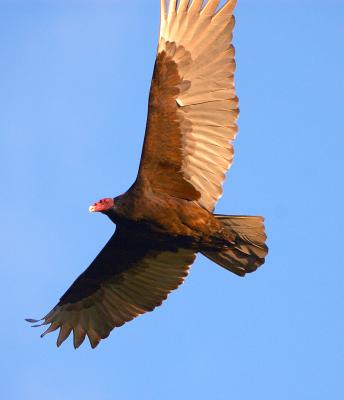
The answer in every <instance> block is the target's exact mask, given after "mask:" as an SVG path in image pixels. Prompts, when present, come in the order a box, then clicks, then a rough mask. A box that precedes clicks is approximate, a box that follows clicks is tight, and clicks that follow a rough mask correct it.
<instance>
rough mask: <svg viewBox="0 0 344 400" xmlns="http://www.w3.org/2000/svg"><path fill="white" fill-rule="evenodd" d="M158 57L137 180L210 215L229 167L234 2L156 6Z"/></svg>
mask: <svg viewBox="0 0 344 400" xmlns="http://www.w3.org/2000/svg"><path fill="white" fill-rule="evenodd" d="M161 4H162V8H161V27H160V39H159V46H158V54H157V59H156V63H155V68H154V73H153V79H152V86H151V91H150V97H149V110H148V119H147V129H146V136H145V143H144V147H143V151H142V157H141V164H140V170H139V174H138V180H141V181H144V182H148V184H149V185H150V187H151V189H152V190H153V191H155V192H157V193H158V192H164V193H167V194H169V195H171V196H174V197H179V198H183V199H186V200H192V201H196V202H198V203H199V205H200V206H202V207H203V208H205V209H207V210H209V211H212V210H213V209H214V207H215V204H216V202H217V200H218V199H219V197H220V196H221V193H222V184H223V180H224V179H225V173H226V172H227V170H228V169H229V168H230V166H231V165H232V162H233V146H232V141H233V140H234V139H235V136H236V133H237V131H238V128H237V123H236V121H237V118H238V114H239V109H238V98H237V96H236V94H235V87H234V72H235V60H234V57H235V50H234V47H233V45H232V33H233V29H234V25H235V20H234V17H233V15H232V13H233V9H234V7H235V4H236V1H235V0H227V1H226V2H225V4H224V5H223V6H222V7H221V8H219V4H220V1H219V0H208V1H205V2H204V5H203V7H202V4H203V2H202V1H201V0H193V1H185V0H182V1H180V2H179V6H178V7H177V1H175V0H173V1H172V0H171V1H170V2H169V7H168V12H167V13H166V9H167V8H166V1H163V0H162V3H161Z"/></svg>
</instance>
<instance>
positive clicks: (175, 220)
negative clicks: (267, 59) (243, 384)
mask: <svg viewBox="0 0 344 400" xmlns="http://www.w3.org/2000/svg"><path fill="white" fill-rule="evenodd" d="M203 3H205V4H203ZM219 3H220V1H219V0H208V1H205V2H203V1H202V0H192V1H191V0H190V1H189V0H180V1H179V2H177V1H176V0H170V1H169V4H168V7H167V4H166V0H161V22H160V36H159V44H158V51H157V56H156V61H155V67H154V72H153V78H152V84H151V89H150V94H149V105H148V118H147V127H146V134H145V140H144V145H143V150H142V156H141V163H140V168H139V172H138V175H137V178H136V180H135V182H134V184H133V185H132V186H131V188H130V189H129V190H128V191H127V192H126V193H125V194H123V195H121V196H118V197H115V198H113V199H112V198H111V199H110V198H107V199H103V200H100V201H99V202H98V203H96V204H94V205H93V206H91V207H90V211H92V212H96V211H98V212H102V213H103V214H105V215H107V216H108V217H109V218H110V219H111V220H112V221H113V222H114V223H115V224H116V226H117V228H116V231H115V233H114V235H113V236H112V237H111V239H110V240H109V242H108V243H107V244H106V246H105V247H104V248H103V250H102V251H101V252H100V253H99V254H98V256H97V257H96V258H95V260H94V261H93V262H92V264H91V265H90V266H89V267H88V268H87V269H86V271H84V272H83V273H82V274H81V275H80V276H79V277H78V278H77V279H76V281H75V282H74V283H73V284H72V286H71V287H70V288H69V289H68V290H67V292H66V293H65V294H64V295H63V296H62V297H61V299H60V301H59V303H58V304H57V305H56V306H55V307H54V308H53V309H52V310H51V311H50V312H49V313H48V314H47V315H46V316H45V317H44V318H43V319H42V323H41V324H39V325H48V329H47V330H46V331H45V332H44V333H43V335H42V336H44V335H45V334H47V333H50V332H52V331H55V330H57V329H59V335H58V338H57V345H58V346H60V345H61V343H62V342H63V341H64V340H66V339H67V338H68V336H69V335H70V333H73V339H74V346H75V347H76V348H77V347H79V346H80V345H81V344H82V342H83V341H84V339H85V337H86V336H87V337H88V339H89V341H90V344H91V346H92V347H93V348H94V347H95V346H97V344H98V343H99V341H100V340H101V339H104V338H106V337H107V336H108V335H109V334H110V332H111V331H112V329H113V328H115V327H119V326H121V325H123V324H124V323H125V322H128V321H130V320H132V319H133V318H135V317H136V316H138V315H140V314H143V313H145V312H147V311H152V310H153V309H154V308H155V307H157V306H159V305H160V304H161V303H162V302H163V300H165V299H166V297H167V296H168V294H169V293H170V292H171V291H172V290H174V289H176V288H177V287H178V286H179V285H180V284H181V283H182V282H183V281H184V279H185V277H186V276H187V274H188V272H189V268H190V266H191V264H192V263H193V262H194V260H195V255H196V253H198V252H201V253H202V254H204V255H205V256H206V257H208V258H209V259H211V260H213V261H214V262H216V263H217V264H219V265H221V266H222V267H224V268H226V269H228V270H230V271H232V272H234V273H235V274H237V275H240V276H244V275H245V274H246V273H248V272H252V271H255V270H256V269H257V268H258V267H259V266H260V265H262V264H263V263H264V258H265V256H266V254H267V247H266V245H265V240H266V235H265V232H264V224H263V218H262V217H247V216H227V215H216V214H213V210H214V207H215V204H216V202H217V200H218V199H219V197H220V196H221V193H222V183H223V181H224V179H225V173H226V172H227V170H228V169H229V167H230V166H231V164H232V160H233V146H232V140H233V139H234V138H235V135H236V133H237V130H238V128H237V123H236V120H237V117H238V113H239V109H238V98H237V96H236V94H235V87H234V71H235V61H234V55H235V52H234V47H233V45H232V32H233V28H234V17H233V9H234V7H235V4H236V1H235V0H227V1H226V2H225V4H224V5H223V6H222V7H221V8H220V9H218V7H219ZM28 321H29V322H35V323H37V322H39V321H35V320H32V319H30V320H28Z"/></svg>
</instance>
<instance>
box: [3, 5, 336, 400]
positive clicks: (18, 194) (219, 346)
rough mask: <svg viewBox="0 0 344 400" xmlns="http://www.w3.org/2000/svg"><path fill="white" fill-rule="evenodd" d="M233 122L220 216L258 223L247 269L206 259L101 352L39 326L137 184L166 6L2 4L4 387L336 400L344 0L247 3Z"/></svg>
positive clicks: (55, 395)
mask: <svg viewBox="0 0 344 400" xmlns="http://www.w3.org/2000/svg"><path fill="white" fill-rule="evenodd" d="M238 3H239V4H238V7H237V10H236V13H235V14H236V17H237V26H236V30H235V39H234V42H235V45H236V49H237V75H236V84H237V90H238V95H239V97H240V108H241V115H240V119H239V124H240V134H239V136H238V139H237V141H236V144H235V150H236V158H235V164H234V166H233V167H232V169H231V171H230V173H229V175H228V179H227V181H226V184H225V192H224V196H223V198H222V199H221V201H220V202H219V204H218V207H217V211H218V212H219V213H227V214H253V215H254V214H258V215H259V214H261V215H264V216H265V217H266V225H267V231H268V235H269V241H268V244H269V247H270V254H269V257H268V258H267V261H266V264H265V265H264V267H263V268H261V269H260V270H259V271H258V272H256V273H254V274H251V275H250V276H248V277H246V278H245V279H241V278H238V277H236V276H234V275H232V274H230V273H229V272H228V271H225V270H223V269H221V268H220V267H218V266H216V265H215V264H212V263H211V262H210V261H208V260H206V259H204V258H203V257H201V256H200V257H199V258H198V259H197V261H196V263H195V265H194V267H193V268H192V271H191V274H190V276H189V278H188V279H187V281H186V283H185V284H184V285H183V286H182V287H181V288H180V289H179V290H177V291H176V292H174V293H173V294H172V295H171V296H170V297H169V299H168V300H167V301H166V302H165V303H164V305H163V306H162V307H160V308H159V309H156V310H155V311H154V313H149V314H146V315H144V316H142V317H140V318H138V319H136V320H135V321H133V322H131V323H129V324H127V325H125V326H124V327H122V328H120V329H118V330H115V331H113V332H112V334H111V336H110V338H109V339H107V340H105V341H102V342H101V344H100V345H99V347H98V348H97V349H96V350H91V349H90V347H89V346H88V343H86V342H85V345H84V346H83V347H82V348H80V349H79V350H78V351H75V350H74V349H73V347H72V343H71V341H70V340H68V342H66V343H65V344H64V345H63V346H62V347H61V348H60V349H57V348H56V347H55V339H56V337H55V334H51V335H49V336H47V337H45V338H44V339H43V340H41V339H40V338H39V334H40V332H41V331H40V330H39V329H32V328H30V327H29V326H28V325H27V324H26V323H25V322H24V318H25V317H37V318H39V317H42V316H43V315H44V314H45V313H46V312H47V311H49V310H50V308H51V307H52V306H54V305H55V304H56V302H57V301H58V298H59V296H61V295H62V294H63V292H64V291H65V290H66V289H67V287H68V286H69V285H70V283H71V282H72V281H73V280H74V279H75V278H76V277H77V276H78V275H79V274H80V272H82V271H83V269H84V268H85V267H86V266H87V265H88V264H89V262H90V261H91V260H92V259H93V257H94V256H95V255H96V254H97V252H98V251H99V250H100V249H101V247H102V246H103V244H104V243H105V242H106V240H107V238H108V237H109V236H110V234H111V232H112V230H113V226H112V224H111V223H110V221H109V220H107V219H106V218H105V217H104V216H102V215H91V214H89V213H88V211H87V209H88V206H89V205H90V204H91V203H93V202H94V201H96V200H98V199H99V198H101V197H110V196H115V195H118V194H120V193H122V192H124V191H125V190H126V189H127V188H128V187H129V185H130V184H131V183H132V181H133V179H134V178H135V175H136V171H137V167H138V162H139V156H140V152H141V145H142V140H143V132H144V129H145V119H146V105H147V96H148V90H149V85H150V79H151V73H152V66H153V63H154V58H155V49H156V44H157V35H158V26H159V1H158V0H130V1H129V0H128V1H127V0H126V1H124V0H122V1H119V0H118V1H115V0H82V1H81V0H79V1H77V0H55V1H54V0H45V1H44V0H41V1H39V0H0V115H1V118H0V177H1V189H2V190H1V196H0V203H1V204H0V218H1V231H0V240H1V241H0V243H1V263H0V268H1V281H2V289H1V294H0V297H1V304H2V311H1V323H0V326H1V328H0V329H1V332H0V334H1V351H0V352H1V363H0V377H1V397H2V398H3V399H6V400H12V399H13V400H17V399H18V400H21V399H25V400H31V399H35V400H40V399H49V400H61V399H64V400H75V399H83V400H91V399H92V400H93V399H99V400H112V399H121V400H136V399H140V400H160V399H164V400H175V399H181V400H184V399H201V400H208V399H215V400H228V399H236V400H252V399H255V400H276V399H278V400H290V399H293V400H318V399H319V400H324V399H331V400H340V399H343V398H344V339H343V338H344V313H343V309H344V300H343V296H344V294H343V286H344V284H343V282H344V256H343V253H344V252H343V239H342V238H343V235H342V228H343V224H344V218H343V200H344V199H343V197H344V196H343V172H344V171H343V148H344V139H343V136H344V131H343V125H344V124H343V115H344V108H343V105H344V78H343V71H344V44H343V43H344V23H343V20H344V2H343V0H337V1H335V0H326V1H320V0H312V1H311V0H289V1H288V0H278V1H275V0H259V1H258V0H239V1H238Z"/></svg>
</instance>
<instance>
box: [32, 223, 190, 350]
mask: <svg viewBox="0 0 344 400" xmlns="http://www.w3.org/2000/svg"><path fill="white" fill-rule="evenodd" d="M152 242H153V241H148V240H147V239H142V238H133V237H130V235H129V233H128V234H126V232H125V231H124V232H123V231H121V230H120V231H116V233H115V234H114V235H113V236H112V238H111V239H110V240H109V242H108V243H107V244H106V246H105V247H104V249H103V250H102V251H101V252H100V253H99V254H98V256H97V257H96V259H95V260H94V261H93V262H92V264H91V265H90V266H89V267H88V268H87V269H86V271H85V272H84V273H82V274H81V275H80V276H79V277H78V278H77V279H76V281H75V282H74V283H73V284H72V286H71V287H70V288H69V289H68V290H67V292H66V293H65V294H64V295H63V296H62V297H61V299H60V301H59V303H58V304H57V305H56V306H55V307H54V308H53V309H52V310H51V311H50V312H49V313H48V314H47V315H46V316H45V317H44V318H43V323H42V324H41V325H48V324H49V325H50V326H49V328H48V329H47V330H46V331H45V332H44V333H43V335H42V336H44V335H46V334H47V333H50V332H53V331H55V330H56V329H60V332H59V335H58V338H57V345H58V346H60V345H61V344H62V343H63V342H64V341H65V340H66V339H67V338H68V336H69V335H70V333H71V332H73V336H74V347H75V348H77V347H79V346H80V345H81V344H82V342H83V341H84V339H85V336H86V335H87V336H88V338H89V341H90V343H91V346H92V348H94V347H96V346H97V345H98V343H99V341H100V340H101V339H104V338H106V337H108V336H109V334H110V332H111V330H112V329H113V328H115V327H118V326H121V325H123V324H124V323H125V322H128V321H130V320H132V319H133V318H135V317H137V316H138V315H140V314H143V313H145V312H147V311H152V310H153V309H154V308H155V307H157V306H159V305H160V304H161V303H162V302H163V300H165V299H166V298H167V296H168V294H169V293H170V292H171V291H172V290H174V289H176V288H177V287H178V286H179V285H180V284H181V283H183V281H184V279H185V277H186V275H187V274H188V271H189V267H190V265H191V264H192V263H193V261H194V259H195V254H194V253H193V251H191V250H187V249H182V248H179V247H178V246H177V245H176V244H173V243H168V244H167V243H166V244H160V245H155V244H152ZM153 246H155V247H153ZM28 321H29V322H38V321H34V320H28ZM38 326H40V325H38Z"/></svg>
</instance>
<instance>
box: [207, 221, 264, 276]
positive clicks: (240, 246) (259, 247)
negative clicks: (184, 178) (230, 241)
mask: <svg viewBox="0 0 344 400" xmlns="http://www.w3.org/2000/svg"><path fill="white" fill-rule="evenodd" d="M215 218H217V219H219V220H220V221H221V222H222V224H223V225H224V227H226V228H227V229H228V230H229V231H230V232H231V233H234V234H235V244H234V245H231V246H230V247H228V248H225V249H222V250H220V251H219V250H206V251H204V252H202V254H203V255H205V256H206V257H208V258H209V259H211V260H212V261H214V262H215V263H217V264H219V265H220V266H221V267H224V268H226V269H228V270H229V271H231V272H233V273H235V274H236V275H239V276H244V275H245V274H246V273H249V272H253V271H256V269H257V268H258V267H260V266H261V265H262V264H264V261H265V257H266V255H267V253H268V247H267V246H266V244H265V241H266V234H265V230H264V218H262V217H247V216H233V215H215Z"/></svg>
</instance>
